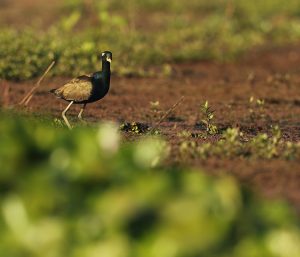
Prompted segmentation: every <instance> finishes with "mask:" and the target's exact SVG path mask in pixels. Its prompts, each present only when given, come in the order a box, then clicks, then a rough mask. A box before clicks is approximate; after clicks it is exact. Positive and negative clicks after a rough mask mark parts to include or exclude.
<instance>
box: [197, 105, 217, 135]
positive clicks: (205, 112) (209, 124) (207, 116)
mask: <svg viewBox="0 0 300 257" xmlns="http://www.w3.org/2000/svg"><path fill="white" fill-rule="evenodd" d="M201 114H202V116H203V118H202V119H201V122H202V123H203V124H204V125H205V127H206V132H207V134H209V135H216V134H217V133H218V127H217V126H216V125H215V124H213V120H214V111H213V110H211V108H210V106H209V105H208V101H206V102H205V103H204V104H203V105H201Z"/></svg>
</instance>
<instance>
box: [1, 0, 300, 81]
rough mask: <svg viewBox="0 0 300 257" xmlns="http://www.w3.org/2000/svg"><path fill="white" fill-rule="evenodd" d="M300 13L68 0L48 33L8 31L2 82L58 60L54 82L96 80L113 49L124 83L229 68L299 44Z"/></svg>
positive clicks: (241, 6)
mask: <svg viewBox="0 0 300 257" xmlns="http://www.w3.org/2000/svg"><path fill="white" fill-rule="evenodd" d="M298 7H299V3H298V0H289V1H287V2H285V1H281V0H276V1H273V0H265V1H260V0H254V1H238V0H228V1H223V0H212V1H209V2H207V1H204V0H200V1H199V0H192V1H188V2H184V1H181V0H164V1H157V0H143V1H138V0H130V1H116V0H112V1H96V0H90V1H83V0H76V1H69V0H68V1H66V2H65V3H64V4H63V8H64V12H63V13H64V16H62V17H58V19H55V21H56V22H55V23H54V24H51V26H50V28H49V29H46V30H44V29H43V32H42V31H37V30H34V31H32V30H30V29H24V30H22V31H17V30H15V29H4V28H2V29H0V57H1V58H0V77H1V78H5V79H14V80H24V79H28V78H33V77H36V76H38V75H39V74H41V73H42V72H43V71H44V70H45V68H46V67H47V66H48V64H49V63H50V62H51V61H52V59H56V60H58V64H57V66H56V67H55V69H53V72H52V74H54V75H68V76H71V75H72V76H75V75H78V74H81V73H84V72H91V71H93V70H97V69H99V66H100V64H99V61H98V60H97V57H96V55H97V54H99V53H100V52H101V51H102V50H106V49H109V50H111V51H112V52H113V53H114V56H115V58H114V60H115V62H114V63H113V70H114V72H116V73H117V74H118V75H121V76H124V75H132V74H133V75H139V76H151V75H153V74H155V75H157V72H156V70H157V69H154V68H155V66H157V65H160V66H161V67H166V69H165V68H161V69H160V70H161V75H164V76H166V75H169V74H170V73H171V72H170V69H169V68H168V67H169V66H168V63H169V62H174V61H190V60H203V59H215V60H221V61H224V60H228V59H232V58H235V57H236V56H237V55H238V54H240V53H241V52H244V51H246V50H247V49H249V48H251V47H254V46H257V45H261V44H264V43H270V42H273V43H282V42H287V41H293V40H299V38H300V19H299V16H300V15H299V11H298V10H299V8H298ZM141 15H142V16H141ZM91 19H92V22H91V21H90V20H91Z"/></svg>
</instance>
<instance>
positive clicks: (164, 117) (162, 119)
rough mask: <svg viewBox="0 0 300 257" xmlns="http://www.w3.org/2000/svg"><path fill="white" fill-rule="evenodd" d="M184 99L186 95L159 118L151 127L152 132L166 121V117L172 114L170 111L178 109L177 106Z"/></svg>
mask: <svg viewBox="0 0 300 257" xmlns="http://www.w3.org/2000/svg"><path fill="white" fill-rule="evenodd" d="M183 100H184V96H181V97H180V99H179V100H178V101H177V102H176V103H175V104H174V105H173V106H172V107H171V108H170V109H169V110H167V111H166V112H165V113H164V115H163V116H162V117H161V118H160V119H159V121H158V122H157V123H156V124H155V125H154V127H153V128H152V129H151V132H152V131H153V130H155V129H156V128H157V127H158V126H159V125H160V124H161V123H162V122H163V121H164V119H166V118H167V117H168V116H169V115H170V113H171V112H173V111H174V110H175V109H176V107H177V106H178V105H180V104H181V103H182V102H183Z"/></svg>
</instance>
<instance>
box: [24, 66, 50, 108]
mask: <svg viewBox="0 0 300 257" xmlns="http://www.w3.org/2000/svg"><path fill="white" fill-rule="evenodd" d="M54 64H55V61H53V62H52V63H51V64H50V65H49V66H48V68H47V70H46V71H45V72H44V74H43V75H42V76H41V77H40V79H39V80H38V82H37V83H36V84H35V85H34V86H33V87H32V88H31V89H30V90H29V92H28V93H27V94H26V95H25V97H24V98H23V99H22V100H21V101H20V102H19V105H25V106H27V105H28V103H29V102H30V100H31V99H32V97H33V94H34V91H35V90H36V89H37V88H38V87H39V86H40V84H41V82H42V81H43V79H44V78H45V77H46V75H47V74H48V72H49V71H50V70H51V69H52V68H53V66H54Z"/></svg>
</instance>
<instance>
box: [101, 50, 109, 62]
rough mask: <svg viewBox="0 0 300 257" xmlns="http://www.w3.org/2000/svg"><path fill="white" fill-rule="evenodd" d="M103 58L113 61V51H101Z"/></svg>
mask: <svg viewBox="0 0 300 257" xmlns="http://www.w3.org/2000/svg"><path fill="white" fill-rule="evenodd" d="M101 60H102V61H106V62H111V61H112V53H111V52H109V51H104V52H102V53H101Z"/></svg>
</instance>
